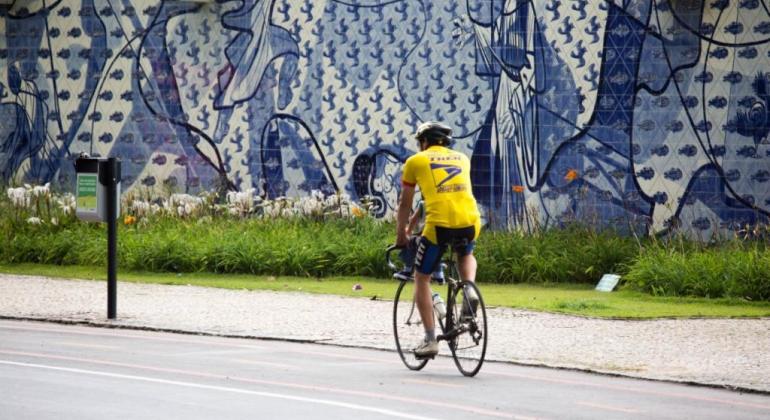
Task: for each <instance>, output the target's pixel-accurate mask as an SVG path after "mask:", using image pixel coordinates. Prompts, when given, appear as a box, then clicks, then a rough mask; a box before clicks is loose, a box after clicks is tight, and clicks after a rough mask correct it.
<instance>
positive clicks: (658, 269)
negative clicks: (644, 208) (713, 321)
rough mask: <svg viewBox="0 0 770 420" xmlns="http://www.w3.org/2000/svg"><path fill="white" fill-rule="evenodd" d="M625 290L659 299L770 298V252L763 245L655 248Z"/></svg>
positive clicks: (633, 270) (638, 261)
mask: <svg viewBox="0 0 770 420" xmlns="http://www.w3.org/2000/svg"><path fill="white" fill-rule="evenodd" d="M625 282H626V286H627V287H630V288H633V289H636V290H640V291H644V292H647V293H651V294H653V295H658V296H698V297H710V298H722V297H730V298H742V299H748V300H770V252H768V250H767V247H766V245H764V244H762V243H749V244H744V243H740V242H738V241H733V242H730V243H725V244H721V245H720V246H719V247H714V246H711V247H699V246H692V245H690V246H688V247H684V248H682V247H679V248H677V247H670V248H666V247H662V246H654V247H651V248H649V249H646V250H644V251H643V252H642V253H640V254H639V255H638V256H637V257H636V258H635V259H634V261H633V263H632V264H631V265H630V266H629V270H628V273H627V274H626V276H625Z"/></svg>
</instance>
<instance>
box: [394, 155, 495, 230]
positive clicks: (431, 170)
mask: <svg viewBox="0 0 770 420" xmlns="http://www.w3.org/2000/svg"><path fill="white" fill-rule="evenodd" d="M402 182H403V183H404V184H406V185H411V186H415V185H418V186H419V187H420V192H421V193H422V197H423V200H424V201H425V229H424V230H423V233H422V234H423V236H425V237H426V238H427V239H428V240H429V241H431V242H433V243H438V241H437V240H436V226H442V227H447V228H464V227H468V226H475V228H476V236H478V235H479V231H480V230H481V218H480V216H479V210H478V207H477V206H476V199H475V198H474V197H473V190H472V188H471V163H470V160H469V159H468V157H467V156H465V155H464V154H462V153H459V152H456V151H454V150H451V149H448V148H446V147H442V146H431V147H429V148H428V149H426V150H424V151H422V152H419V153H417V154H415V155H413V156H412V157H410V158H409V159H407V160H406V163H405V164H404V173H403V176H402Z"/></svg>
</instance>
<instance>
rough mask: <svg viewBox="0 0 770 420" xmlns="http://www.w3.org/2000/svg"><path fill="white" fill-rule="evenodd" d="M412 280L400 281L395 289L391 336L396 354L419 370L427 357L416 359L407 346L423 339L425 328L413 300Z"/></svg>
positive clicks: (410, 366) (412, 368)
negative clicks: (394, 340)
mask: <svg viewBox="0 0 770 420" xmlns="http://www.w3.org/2000/svg"><path fill="white" fill-rule="evenodd" d="M414 287H415V285H414V281H411V280H409V281H402V282H401V284H400V285H399V286H398V290H396V298H395V300H394V301H393V336H394V337H395V338H396V349H397V350H398V355H399V356H401V360H402V361H403V362H404V364H405V365H406V367H408V368H409V369H411V370H420V369H422V368H424V367H425V365H426V364H427V363H428V360H427V359H417V358H416V357H415V356H414V352H413V351H412V350H411V349H410V348H409V346H410V345H415V344H416V343H419V342H420V340H422V339H423V336H424V335H425V329H424V328H423V326H422V319H421V318H420V312H419V311H418V310H417V303H416V302H415V301H414Z"/></svg>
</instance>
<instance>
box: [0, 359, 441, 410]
mask: <svg viewBox="0 0 770 420" xmlns="http://www.w3.org/2000/svg"><path fill="white" fill-rule="evenodd" d="M0 364H4V365H10V366H21V367H29V368H37V369H48V370H56V371H61V372H71V373H79V374H83V375H94V376H104V377H108V378H117V379H129V380H134V381H142V382H151V383H158V384H165V385H175V386H182V387H187V388H198V389H209V390H213V391H221V392H232V393H236V394H247V395H256V396H260V397H267V398H277V399H283V400H291V401H301V402H306V403H313V404H321V405H329V406H333V407H342V408H347V409H350V410H358V411H368V412H372V413H378V414H383V415H386V416H391V417H398V418H403V419H415V420H438V419H435V418H433V417H424V416H418V415H414V414H408V413H402V412H399V411H394V410H388V409H386V408H378V407H367V406H363V405H358V404H351V403H346V402H342V401H334V400H327V399H320V398H307V397H298V396H295V395H287V394H278V393H275V392H261V391H252V390H248V389H242V388H232V387H225V386H216V385H204V384H196V383H192V382H181V381H170V380H167V379H158V378H150V377H147V376H136V375H123V374H119V373H110V372H102V371H96V370H86V369H74V368H65V367H59V366H49V365H39V364H34V363H21V362H12V361H10V360H0Z"/></svg>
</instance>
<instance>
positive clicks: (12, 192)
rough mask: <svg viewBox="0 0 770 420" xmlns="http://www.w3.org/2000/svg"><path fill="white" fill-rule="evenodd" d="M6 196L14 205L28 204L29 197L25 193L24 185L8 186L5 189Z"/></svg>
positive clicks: (22, 205)
mask: <svg viewBox="0 0 770 420" xmlns="http://www.w3.org/2000/svg"><path fill="white" fill-rule="evenodd" d="M6 193H7V194H8V198H9V199H10V200H11V203H13V205H14V206H16V207H28V206H29V204H30V197H29V194H28V193H27V189H25V188H24V187H19V188H8V190H7V191H6Z"/></svg>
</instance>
